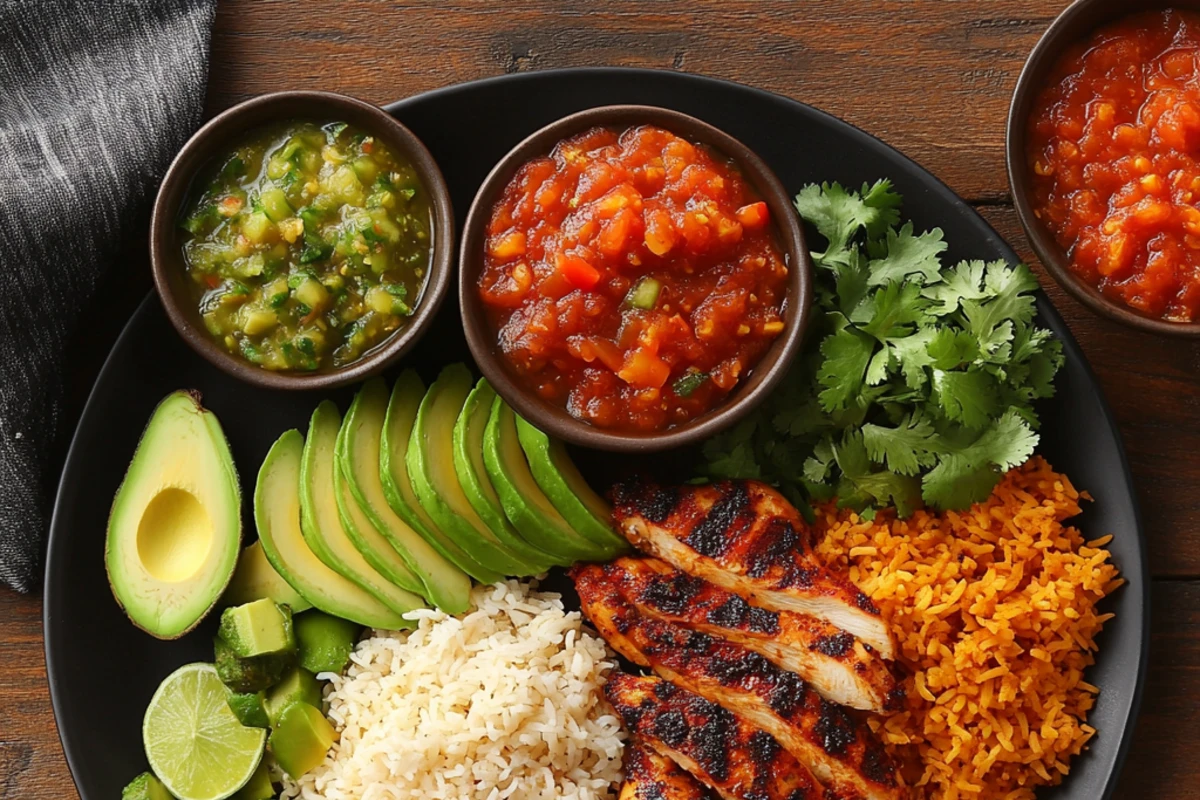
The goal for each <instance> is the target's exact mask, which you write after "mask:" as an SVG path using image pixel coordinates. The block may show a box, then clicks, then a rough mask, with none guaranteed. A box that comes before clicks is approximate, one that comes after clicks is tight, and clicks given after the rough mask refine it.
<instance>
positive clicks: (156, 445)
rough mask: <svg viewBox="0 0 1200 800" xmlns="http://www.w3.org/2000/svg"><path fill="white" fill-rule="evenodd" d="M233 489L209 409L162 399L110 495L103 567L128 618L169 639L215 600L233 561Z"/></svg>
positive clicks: (236, 535) (236, 501) (233, 475)
mask: <svg viewBox="0 0 1200 800" xmlns="http://www.w3.org/2000/svg"><path fill="white" fill-rule="evenodd" d="M241 505H242V496H241V491H240V490H239V488H238V478H237V471H236V469H235V468H234V465H233V457H232V456H231V455H230V453H229V443H228V442H227V441H225V434H224V432H222V430H221V423H220V422H218V421H217V418H216V415H214V414H213V413H212V412H211V411H208V410H207V409H205V408H203V407H202V406H201V405H200V396H199V395H198V394H194V393H192V392H185V391H179V392H173V393H171V394H169V395H167V396H166V398H164V399H163V401H162V402H161V403H159V404H158V407H157V408H155V409H154V413H153V414H151V415H150V421H149V422H147V423H146V429H145V431H143V432H142V438H141V441H139V442H138V446H137V450H135V451H134V454H133V460H132V461H131V462H130V463H129V469H128V470H127V471H126V473H125V479H124V480H123V481H122V482H121V485H120V487H119V488H118V489H117V493H116V496H115V497H113V504H112V511H111V512H110V514H109V517H108V531H107V534H106V540H105V545H104V565H105V569H106V570H107V571H108V583H109V586H111V587H112V593H113V597H115V598H116V600H117V604H118V605H120V606H121V608H122V610H124V612H125V613H126V614H127V615H128V616H129V619H130V621H132V622H133V624H134V625H136V626H137V627H139V628H141V629H142V630H144V631H146V632H147V633H149V634H150V635H151V636H155V637H158V638H159V639H177V638H179V637H180V636H183V635H184V634H185V633H187V632H188V631H190V630H191V629H192V628H194V627H195V626H196V623H198V622H199V621H200V620H201V619H203V618H204V615H205V614H207V613H208V612H209V610H211V609H212V607H213V606H214V605H216V603H217V600H218V599H219V598H220V597H221V593H222V592H223V591H225V587H226V585H228V583H229V579H230V578H231V577H232V576H233V570H234V568H235V567H236V566H237V561H238V554H239V552H240V551H241V542H242V513H241Z"/></svg>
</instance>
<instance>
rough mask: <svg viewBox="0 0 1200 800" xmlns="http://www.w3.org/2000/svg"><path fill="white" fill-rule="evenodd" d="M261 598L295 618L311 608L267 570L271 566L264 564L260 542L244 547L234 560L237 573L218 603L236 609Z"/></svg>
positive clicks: (264, 559) (268, 563) (272, 568)
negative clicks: (236, 559) (274, 603)
mask: <svg viewBox="0 0 1200 800" xmlns="http://www.w3.org/2000/svg"><path fill="white" fill-rule="evenodd" d="M263 598H267V599H270V600H274V601H275V602H276V603H282V604H283V605H285V606H287V607H288V608H290V609H291V610H292V612H293V613H296V614H299V613H300V612H301V611H307V610H308V609H310V608H312V603H310V602H308V601H307V600H305V599H304V598H303V597H301V596H300V593H299V592H297V591H296V590H295V589H293V588H292V587H291V586H290V585H288V582H287V581H285V580H284V579H283V576H282V575H280V574H279V573H278V572H276V571H275V568H274V567H272V566H271V562H270V561H267V555H266V553H264V552H263V549H262V542H254V543H253V544H250V545H247V546H246V548H245V549H244V550H242V554H241V555H240V556H238V563H237V569H236V570H234V572H233V579H232V580H230V581H229V586H228V588H226V589H225V594H223V595H221V602H222V603H223V604H224V605H228V606H240V605H242V604H243V603H250V602H253V601H255V600H262V599H263Z"/></svg>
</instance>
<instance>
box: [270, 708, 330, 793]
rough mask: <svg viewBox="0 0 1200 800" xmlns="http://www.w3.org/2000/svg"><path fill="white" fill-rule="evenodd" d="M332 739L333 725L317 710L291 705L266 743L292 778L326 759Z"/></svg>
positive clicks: (297, 776)
mask: <svg viewBox="0 0 1200 800" xmlns="http://www.w3.org/2000/svg"><path fill="white" fill-rule="evenodd" d="M333 738H334V730H333V726H332V725H330V724H329V720H327V719H325V715H324V714H322V713H321V710H320V709H319V708H317V707H316V706H313V705H310V704H309V703H292V704H291V705H290V706H288V707H287V709H286V710H285V711H284V712H283V715H282V716H281V717H280V719H279V721H278V722H277V723H276V724H275V729H274V730H273V731H271V738H270V739H268V743H269V744H270V747H271V752H272V753H274V754H275V760H276V761H277V762H278V763H279V766H280V767H282V768H283V771H284V772H286V773H287V774H288V775H291V776H292V778H294V779H295V778H299V777H301V776H302V775H304V774H305V773H306V772H308V771H309V770H311V769H313V768H314V767H316V766H317V765H319V764H320V763H321V762H322V761H323V760H324V759H325V754H326V753H328V752H329V748H330V747H331V746H332V745H333Z"/></svg>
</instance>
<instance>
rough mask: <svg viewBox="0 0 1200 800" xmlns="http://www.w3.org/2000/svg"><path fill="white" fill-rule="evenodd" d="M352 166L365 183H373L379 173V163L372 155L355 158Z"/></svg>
mask: <svg viewBox="0 0 1200 800" xmlns="http://www.w3.org/2000/svg"><path fill="white" fill-rule="evenodd" d="M350 166H351V167H352V168H353V169H354V174H355V175H357V176H358V179H359V180H360V181H362V182H363V183H373V182H374V180H375V176H376V175H378V174H379V165H378V164H376V163H375V159H373V158H371V157H370V156H360V157H359V158H356V159H354V161H353V162H352V163H351V164H350Z"/></svg>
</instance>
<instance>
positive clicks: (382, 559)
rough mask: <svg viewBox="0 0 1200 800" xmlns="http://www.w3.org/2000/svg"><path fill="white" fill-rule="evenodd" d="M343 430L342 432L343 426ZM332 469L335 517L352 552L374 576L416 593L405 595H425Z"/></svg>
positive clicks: (390, 544) (419, 582) (341, 479)
mask: <svg viewBox="0 0 1200 800" xmlns="http://www.w3.org/2000/svg"><path fill="white" fill-rule="evenodd" d="M343 428H345V425H344V424H343ZM334 468H335V471H336V472H337V475H336V477H335V485H336V487H337V489H336V496H335V498H334V499H335V500H336V501H337V507H338V517H339V518H340V519H341V521H342V528H343V529H345V531H346V535H347V536H349V537H350V541H351V542H352V543H353V544H354V547H355V549H357V550H358V552H359V553H361V554H362V557H363V558H365V559H366V560H367V563H368V564H370V565H371V566H372V567H374V568H375V571H376V572H378V573H379V574H381V575H383V576H384V577H385V578H387V579H388V580H390V581H391V582H392V583H394V584H395V585H397V586H401V587H408V586H412V587H414V588H415V591H414V589H405V591H414V593H415V594H421V593H422V592H424V591H425V584H423V583H421V580H420V579H419V578H418V577H417V576H416V575H414V574H413V572H412V570H410V569H409V568H408V565H407V564H405V563H404V559H403V558H401V557H400V554H399V553H397V552H396V548H394V547H392V543H391V542H390V541H388V540H387V538H386V537H385V536H384V535H383V534H382V533H380V532H379V530H378V529H377V528H376V527H375V525H374V524H373V523H372V522H371V520H369V519H367V515H366V513H365V512H364V511H363V510H362V508H361V507H360V506H359V505H358V501H357V500H355V499H354V495H353V494H351V493H350V483H349V482H348V481H347V480H346V476H345V475H344V474H343V473H342V470H341V467H339V466H337V464H336V462H335V464H334Z"/></svg>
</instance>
